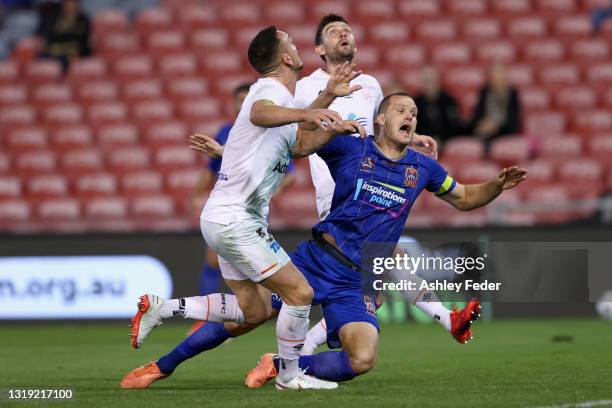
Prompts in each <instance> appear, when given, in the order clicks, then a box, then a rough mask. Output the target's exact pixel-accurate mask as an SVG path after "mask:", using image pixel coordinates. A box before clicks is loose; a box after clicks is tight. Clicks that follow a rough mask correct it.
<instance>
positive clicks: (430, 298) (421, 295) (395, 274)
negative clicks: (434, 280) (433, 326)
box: [390, 269, 451, 331]
mask: <svg viewBox="0 0 612 408" xmlns="http://www.w3.org/2000/svg"><path fill="white" fill-rule="evenodd" d="M390 275H391V278H392V279H393V280H394V281H396V282H401V281H403V280H404V281H410V282H414V287H415V288H419V287H421V282H423V281H424V280H423V278H421V277H420V276H418V275H417V274H412V273H410V272H409V271H406V270H403V269H401V270H398V269H394V270H392V271H391V272H390ZM400 292H401V294H402V296H403V297H404V298H405V299H406V300H407V301H409V302H410V303H412V304H413V305H415V306H416V307H417V308H419V309H420V310H422V311H423V312H425V313H426V314H427V315H428V316H429V317H431V318H432V319H434V320H435V321H436V322H438V323H440V325H442V327H444V328H445V329H446V330H448V331H450V329H451V319H450V310H448V309H447V308H446V307H444V305H443V304H442V302H440V299H438V296H436V294H435V293H434V292H433V291H431V290H418V289H417V290H402V291H400Z"/></svg>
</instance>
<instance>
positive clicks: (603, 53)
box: [569, 38, 610, 62]
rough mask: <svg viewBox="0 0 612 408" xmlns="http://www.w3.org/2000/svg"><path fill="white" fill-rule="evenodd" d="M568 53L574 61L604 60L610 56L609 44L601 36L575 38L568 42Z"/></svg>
mask: <svg viewBox="0 0 612 408" xmlns="http://www.w3.org/2000/svg"><path fill="white" fill-rule="evenodd" d="M569 53H570V57H571V59H572V60H574V61H576V62H586V61H588V62H593V61H606V60H607V59H608V58H609V57H610V44H608V42H607V41H605V40H603V39H601V38H592V39H588V40H577V41H575V42H572V44H570V46H569Z"/></svg>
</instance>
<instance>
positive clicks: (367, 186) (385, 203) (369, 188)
mask: <svg viewBox="0 0 612 408" xmlns="http://www.w3.org/2000/svg"><path fill="white" fill-rule="evenodd" d="M362 191H363V192H365V194H364V195H363V197H362V198H361V201H362V202H364V203H366V204H368V205H370V206H372V207H374V208H377V209H387V208H392V207H395V206H396V205H404V204H406V201H408V200H407V199H406V197H404V196H403V194H405V193H406V189H404V188H401V187H397V186H393V185H391V184H387V183H382V182H380V181H374V180H373V181H366V180H364V179H358V180H357V187H356V188H355V194H354V195H353V200H358V199H359V195H360V193H361V192H362Z"/></svg>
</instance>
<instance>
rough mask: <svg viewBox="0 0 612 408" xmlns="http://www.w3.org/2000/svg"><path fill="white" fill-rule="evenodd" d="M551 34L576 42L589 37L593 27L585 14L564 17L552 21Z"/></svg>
mask: <svg viewBox="0 0 612 408" xmlns="http://www.w3.org/2000/svg"><path fill="white" fill-rule="evenodd" d="M553 32H554V34H555V36H556V37H558V38H564V39H568V40H576V39H579V38H585V37H589V36H591V33H592V32H593V25H592V23H591V18H590V16H588V15H586V14H583V15H564V16H560V17H559V18H558V19H556V20H555V21H554V23H553Z"/></svg>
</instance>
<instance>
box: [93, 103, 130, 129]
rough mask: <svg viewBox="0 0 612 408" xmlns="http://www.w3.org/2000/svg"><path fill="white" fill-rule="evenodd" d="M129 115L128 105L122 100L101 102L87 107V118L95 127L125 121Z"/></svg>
mask: <svg viewBox="0 0 612 408" xmlns="http://www.w3.org/2000/svg"><path fill="white" fill-rule="evenodd" d="M127 115H128V109H127V106H125V104H124V103H122V102H100V103H96V104H93V105H91V106H89V108H88V109H87V120H88V122H89V124H90V125H91V126H93V127H94V128H97V127H99V126H102V125H108V124H113V123H114V124H116V123H121V122H124V121H125V120H126V119H127Z"/></svg>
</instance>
